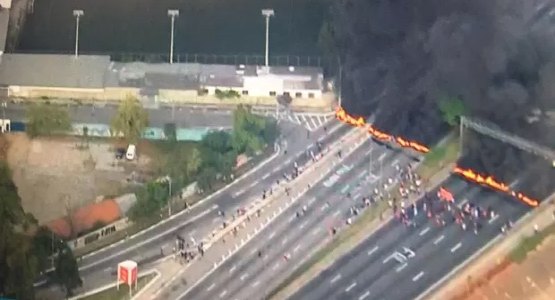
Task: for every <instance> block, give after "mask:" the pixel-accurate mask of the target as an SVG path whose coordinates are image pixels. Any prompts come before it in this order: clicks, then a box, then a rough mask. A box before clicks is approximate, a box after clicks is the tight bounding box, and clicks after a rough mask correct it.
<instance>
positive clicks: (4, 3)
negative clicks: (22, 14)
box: [0, 0, 12, 9]
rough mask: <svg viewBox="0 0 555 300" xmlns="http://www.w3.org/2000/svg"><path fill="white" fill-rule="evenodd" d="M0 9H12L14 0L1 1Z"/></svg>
mask: <svg viewBox="0 0 555 300" xmlns="http://www.w3.org/2000/svg"><path fill="white" fill-rule="evenodd" d="M0 7H2V8H8V9H9V8H11V7H12V0H0Z"/></svg>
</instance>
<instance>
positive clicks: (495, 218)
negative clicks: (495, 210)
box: [488, 214, 499, 224]
mask: <svg viewBox="0 0 555 300" xmlns="http://www.w3.org/2000/svg"><path fill="white" fill-rule="evenodd" d="M498 217H499V215H497V214H496V215H495V216H493V218H491V219H490V220H489V221H488V223H489V224H491V223H493V222H495V220H497V218H498Z"/></svg>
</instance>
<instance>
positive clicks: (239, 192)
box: [233, 190, 245, 197]
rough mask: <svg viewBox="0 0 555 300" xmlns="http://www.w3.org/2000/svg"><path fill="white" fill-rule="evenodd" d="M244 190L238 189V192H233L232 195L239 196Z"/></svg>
mask: <svg viewBox="0 0 555 300" xmlns="http://www.w3.org/2000/svg"><path fill="white" fill-rule="evenodd" d="M244 192H245V190H239V191H238V192H236V193H234V194H233V197H239V196H241V195H242V194H243V193H244Z"/></svg>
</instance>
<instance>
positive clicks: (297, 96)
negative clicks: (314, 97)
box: [295, 92, 303, 98]
mask: <svg viewBox="0 0 555 300" xmlns="http://www.w3.org/2000/svg"><path fill="white" fill-rule="evenodd" d="M302 97H303V93H300V92H296V93H295V98H302Z"/></svg>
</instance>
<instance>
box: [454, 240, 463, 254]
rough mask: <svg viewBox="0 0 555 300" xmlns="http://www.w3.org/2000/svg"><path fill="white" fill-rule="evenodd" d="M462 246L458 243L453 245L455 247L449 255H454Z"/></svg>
mask: <svg viewBox="0 0 555 300" xmlns="http://www.w3.org/2000/svg"><path fill="white" fill-rule="evenodd" d="M461 246H462V243H461V242H459V243H458V244H456V245H455V247H453V248H451V253H454V252H455V251H457V250H459V248H460V247H461Z"/></svg>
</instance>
